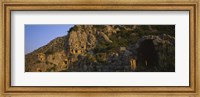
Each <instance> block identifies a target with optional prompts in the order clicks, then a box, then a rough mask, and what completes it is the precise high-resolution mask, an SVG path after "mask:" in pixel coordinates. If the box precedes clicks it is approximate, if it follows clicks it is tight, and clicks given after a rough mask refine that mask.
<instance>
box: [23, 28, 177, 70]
mask: <svg viewBox="0 0 200 97" xmlns="http://www.w3.org/2000/svg"><path fill="white" fill-rule="evenodd" d="M155 28H156V27H152V26H144V25H75V26H74V27H72V28H71V29H70V30H69V31H68V34H67V35H66V36H63V37H58V38H56V39H54V40H52V41H51V42H50V43H48V44H47V45H45V46H43V47H40V48H39V49H37V50H35V51H33V52H32V53H29V54H27V55H26V57H25V58H26V59H25V60H26V63H25V64H26V66H25V67H26V69H25V71H28V72H51V71H53V72H66V71H69V72H123V71H169V70H170V71H173V70H174V67H175V66H174V63H173V62H174V60H175V59H174V58H175V57H174V55H175V37H174V36H173V35H174V34H173V33H174V32H172V33H170V32H169V31H171V30H169V31H165V30H162V29H161V30H160V29H155ZM167 28H169V27H168V26H167ZM159 31H165V32H164V34H162V33H163V32H159ZM166 56H167V57H166Z"/></svg>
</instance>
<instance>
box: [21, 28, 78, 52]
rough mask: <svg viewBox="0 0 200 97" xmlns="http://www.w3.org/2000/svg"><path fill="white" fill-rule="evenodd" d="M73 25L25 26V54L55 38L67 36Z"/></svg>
mask: <svg viewBox="0 0 200 97" xmlns="http://www.w3.org/2000/svg"><path fill="white" fill-rule="evenodd" d="M73 26H74V25H69V24H52V25H49V24H34V25H31V24H28V25H25V54H27V53H30V52H32V51H34V50H36V49H38V48H39V47H41V46H44V45H46V44H47V43H49V42H50V41H51V40H53V39H55V38H56V37H60V36H64V35H67V34H68V31H69V29H70V28H71V27H73Z"/></svg>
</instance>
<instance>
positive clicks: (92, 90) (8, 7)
mask: <svg viewBox="0 0 200 97" xmlns="http://www.w3.org/2000/svg"><path fill="white" fill-rule="evenodd" d="M1 5H2V7H1V8H2V10H1V11H2V12H1V13H2V15H1V16H2V18H1V20H2V21H1V24H2V26H1V28H2V29H0V32H1V35H0V36H1V38H0V39H1V42H0V43H1V45H0V48H1V54H0V55H1V57H0V60H1V61H0V62H1V64H0V66H1V68H0V73H1V77H0V79H1V84H0V88H1V95H2V96H6V97H7V96H8V97H10V96H11V97H15V96H17V97H21V96H23V97H27V96H28V97H35V96H36V97H41V95H42V97H51V96H52V94H54V95H53V96H52V97H54V96H55V94H58V95H57V96H61V97H65V96H69V97H71V96H76V97H77V96H111V97H129V96H130V97H131V96H134V97H135V96H136V97H146V96H148V97H163V96H164V97H168V96H170V97H171V96H175V97H200V89H199V86H200V85H199V84H200V77H199V74H200V70H199V61H198V60H199V57H198V55H199V48H200V47H199V42H198V41H199V34H198V32H199V31H200V26H199V21H200V18H199V17H200V12H199V10H200V8H199V5H200V2H199V0H193V1H191V0H184V1H178V0H175V1H173V2H172V0H165V2H164V1H162V0H151V1H148V2H146V1H145V0H141V1H140V0H136V1H128V0H116V1H115V0H105V1H104V0H94V1H91V0H82V1H80V0H75V1H70V0H66V1H65V0H60V1H59V0H57V2H54V1H53V0H44V1H41V2H36V1H34V0H28V1H25V0H4V1H3V2H1ZM12 10H15V11H29V10H38V11H59V10H72V11H73V10H81V11H82V10H83V11H84V10H93V11H98V10H103V11H104V10H105V11H106V10H117V11H127V10H139V11H144V10H145V11H152V10H156V11H168V10H170V11H185V10H187V11H189V17H190V19H189V20H190V22H189V25H190V30H189V31H190V51H189V52H190V78H189V81H190V82H189V84H190V85H189V86H168V87H165V86H159V87H154V86H151V87H145V86H142V87H138V86H134V87H127V86H123V87H103V86H101V87H96V86H95V87H72V86H69V87H59V86H56V87H52V86H48V87H44V86H41V87H34V86H31V87H29V86H28V87H22V86H11V84H10V83H11V65H10V64H11V58H10V57H11V37H10V32H11V20H10V17H11V11H12ZM32 94H37V95H32ZM147 94H148V95H147ZM39 95H40V96H39Z"/></svg>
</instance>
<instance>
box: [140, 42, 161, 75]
mask: <svg viewBox="0 0 200 97" xmlns="http://www.w3.org/2000/svg"><path fill="white" fill-rule="evenodd" d="M138 63H139V69H140V70H142V71H155V67H157V66H158V53H157V51H156V50H155V45H154V44H153V40H152V39H147V40H144V41H143V42H142V43H141V44H140V46H139V48H138Z"/></svg>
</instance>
